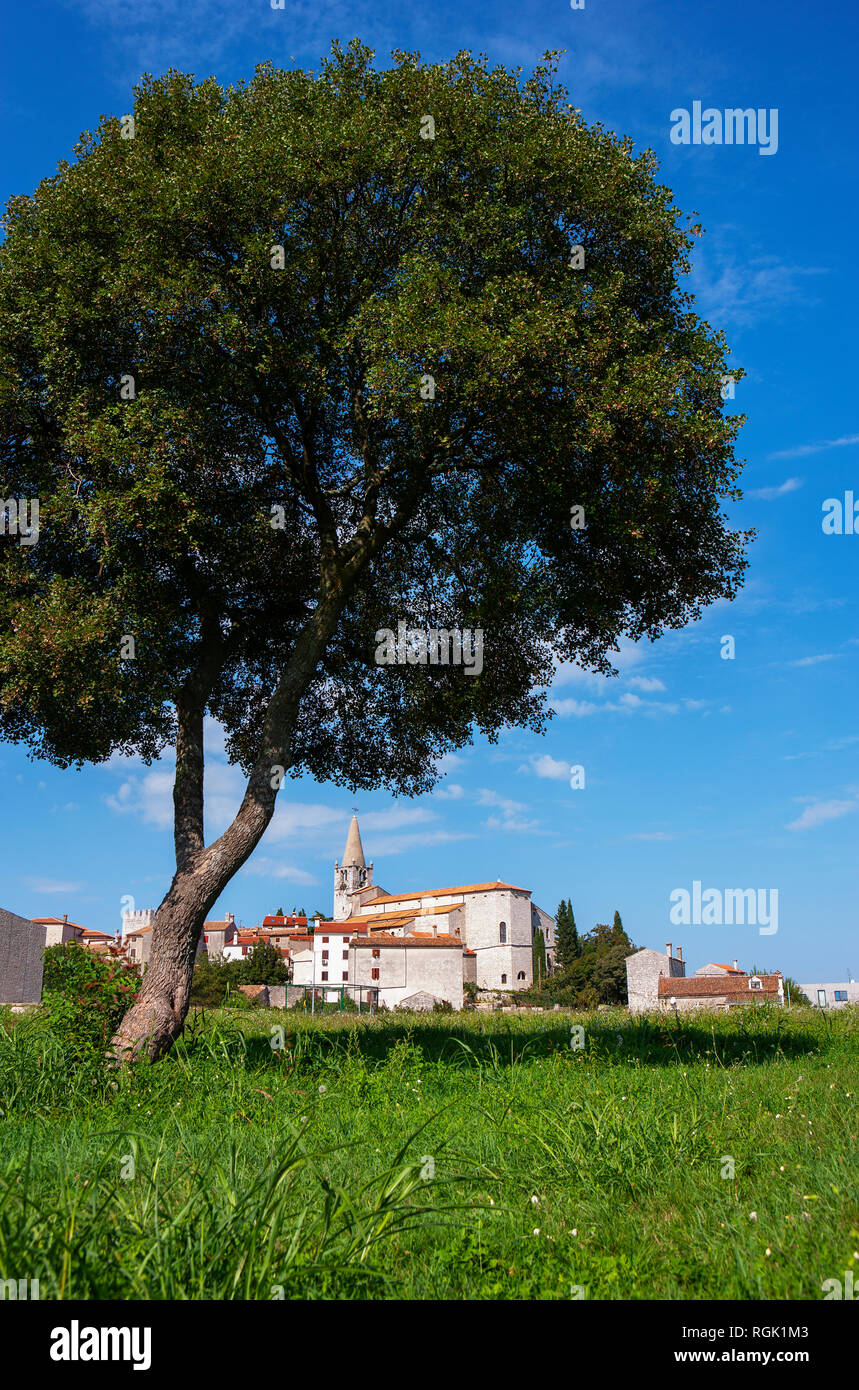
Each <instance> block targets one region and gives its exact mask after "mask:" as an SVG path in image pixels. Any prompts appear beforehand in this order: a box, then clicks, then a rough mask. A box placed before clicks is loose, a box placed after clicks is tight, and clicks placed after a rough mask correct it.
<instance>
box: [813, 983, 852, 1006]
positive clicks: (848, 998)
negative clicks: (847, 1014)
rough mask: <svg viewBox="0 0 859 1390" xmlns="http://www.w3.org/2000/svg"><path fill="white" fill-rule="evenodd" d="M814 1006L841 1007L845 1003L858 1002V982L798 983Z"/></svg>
mask: <svg viewBox="0 0 859 1390" xmlns="http://www.w3.org/2000/svg"><path fill="white" fill-rule="evenodd" d="M800 989H801V990H802V992H803V994H805V995H807V996H808V998H809V999H810V1000H811V1002H812V1004H813V1005H814V1006H815V1008H819V1009H843V1008H844V1007H845V1005H847V1004H859V984H857V982H856V981H855V980H842V981H841V982H840V983H839V984H816V985H800Z"/></svg>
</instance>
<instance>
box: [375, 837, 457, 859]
mask: <svg viewBox="0 0 859 1390" xmlns="http://www.w3.org/2000/svg"><path fill="white" fill-rule="evenodd" d="M473 839H474V835H473V834H471V833H469V832H465V831H464V832H462V833H461V834H460V833H456V832H454V831H451V830H428V831H423V832H422V833H419V834H415V835H390V836H388V837H387V839H386V838H385V837H384V836H383V837H382V838H381V839H376V838H375V837H374V839H373V858H374V859H375V860H377V861H378V860H381V859H387V858H389V857H390V856H391V855H394V854H405V852H406V851H407V850H410V849H428V848H429V847H430V846H432V845H450V844H455V843H457V842H458V841H459V840H473Z"/></svg>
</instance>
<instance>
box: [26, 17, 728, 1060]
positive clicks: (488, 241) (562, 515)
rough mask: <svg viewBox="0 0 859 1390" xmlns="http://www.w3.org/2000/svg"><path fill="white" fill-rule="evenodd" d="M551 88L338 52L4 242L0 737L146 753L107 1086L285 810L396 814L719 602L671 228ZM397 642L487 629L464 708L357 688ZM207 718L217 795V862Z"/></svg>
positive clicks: (626, 158)
mask: <svg viewBox="0 0 859 1390" xmlns="http://www.w3.org/2000/svg"><path fill="white" fill-rule="evenodd" d="M554 67H555V64H554V60H553V59H552V58H551V55H547V59H546V61H545V62H544V64H543V65H541V66H540V67H538V68H537V70H536V71H535V73H534V74H533V76H531V77H530V78H528V79H525V78H523V76H522V74H521V70H519V71H516V72H509V71H506V70H504V69H503V68H494V69H491V70H490V69H489V68H488V67H487V65H486V64H485V62H483V61H482V60H480V61H477V60H474V59H473V58H472V57H471V56H470V55H469V54H459V55H458V56H457V57H456V58H455V59H453V60H451V61H450V62H447V63H442V64H437V65H425V64H422V63H421V62H420V59H419V56H418V55H416V54H406V53H395V54H394V55H393V61H392V66H391V67H390V68H389V69H387V70H384V71H377V70H376V69H375V68H374V66H373V55H372V53H371V52H370V51H369V50H368V49H366V48H365V47H363V46H362V45H361V44H359V43H358V42H357V41H353V43H352V44H350V45H349V47H348V48H346V49H345V50H344V49H341V48H340V47H339V46H337V45H335V46H334V48H333V50H332V53H331V55H330V57H329V58H328V59H327V60H325V61H324V62H323V64H322V67H321V70H320V71H319V72H318V73H315V74H314V73H307V72H302V71H297V70H295V71H279V70H276V69H275V68H273V67H272V66H270V65H264V66H262V67H260V68H259V69H258V70H257V72H256V74H255V76H254V78H253V79H252V80H251V81H250V82H249V83H247V84H244V85H240V86H237V87H233V88H227V89H225V88H222V87H221V86H219V84H218V83H217V82H216V81H215V80H214V79H209V80H207V81H204V82H201V83H195V81H194V80H193V78H191V77H189V76H185V75H182V74H178V73H175V72H171V73H168V74H167V76H165V77H163V78H158V79H154V78H146V79H144V80H143V81H142V83H141V84H140V85H139V86H138V87H137V88H136V89H135V98H134V105H133V110H131V111H129V112H128V113H127V114H126V117H125V118H122V117H113V116H111V117H104V118H102V120H101V121H100V124H99V126H98V129H97V131H96V132H95V133H94V134H89V133H87V134H85V135H84V136H83V137H82V139H81V142H80V144H79V146H78V147H77V148H76V150H75V158H74V161H73V162H71V163H64V164H62V165H61V166H60V168H59V170H58V172H57V174H56V175H55V176H54V177H52V178H48V179H46V180H45V181H44V182H42V183H41V184H40V185H39V187H38V188H37V190H36V191H35V193H34V194H33V195H32V196H21V197H16V198H13V199H12V200H11V202H10V204H9V206H8V209H7V212H6V216H5V230H6V240H5V243H4V245H3V247H2V251H0V458H2V470H0V477H2V479H3V480H4V483H5V487H6V492H7V495H12V496H14V497H21V498H26V497H38V498H39V500H40V506H41V516H40V533H39V536H38V541H37V543H35V544H19V543H18V542H17V541H16V540H14V539H12V540H7V541H5V542H4V544H3V546H2V547H0V549H2V557H0V563H2V567H3V580H4V583H3V590H2V598H0V605H2V610H0V733H2V735H3V736H5V737H7V738H10V739H13V740H17V741H21V742H24V743H26V744H28V745H29V747H30V748H31V749H32V750H33V751H34V752H35V753H36V754H37V755H38V756H41V757H44V758H47V759H49V760H51V761H53V762H54V763H55V764H57V765H59V766H68V765H70V764H75V765H80V764H81V763H82V762H84V761H103V760H104V759H106V758H107V757H109V756H110V755H111V753H112V752H114V751H116V750H120V751H123V752H127V753H131V752H135V753H137V754H138V755H140V756H141V757H142V758H143V759H144V760H151V759H152V758H154V757H155V756H157V755H158V753H159V752H160V751H161V750H162V749H163V748H165V747H166V746H168V745H173V746H175V757H176V778H175V790H174V798H173V800H174V808H175V837H174V838H175V850H176V873H175V875H174V878H173V881H172V883H171V884H170V886H169V889H168V890H167V892H166V895H165V897H164V899H163V901H162V902H161V905H160V907H159V908H158V911H157V913H156V917H155V922H154V928H153V938H152V955H151V962H150V965H149V969H148V971H147V974H146V977H145V979H144V981H143V986H142V989H141V991H140V996H139V999H138V1001H137V1003H136V1004H135V1005H134V1007H133V1008H132V1009H130V1011H129V1012H128V1014H127V1015H126V1017H125V1019H124V1020H123V1022H122V1025H121V1027H120V1029H119V1032H118V1034H117V1038H116V1048H117V1051H118V1052H119V1053H120V1054H123V1053H134V1052H137V1051H140V1050H145V1051H147V1052H148V1054H149V1056H150V1057H152V1058H155V1057H157V1056H158V1055H160V1054H161V1053H163V1052H164V1051H165V1050H166V1049H167V1048H169V1046H170V1044H171V1042H172V1040H173V1039H174V1038H175V1037H176V1035H177V1033H178V1031H179V1029H180V1028H181V1025H182V1021H183V1019H184V1016H185V1013H186V1010H187V1007H188V997H189V988H190V982H191V976H192V969H193V962H194V953H195V948H196V943H197V939H198V936H199V932H200V929H201V925H202V923H203V921H204V919H205V917H206V915H207V913H208V912H209V910H210V908H211V906H212V905H213V904H214V902H215V901H216V900H217V898H218V897H219V895H220V894H221V893H222V892H223V890H224V888H225V886H226V885H227V884H228V883H229V881H230V879H231V878H232V876H233V875H234V874H235V873H236V871H237V870H238V869H239V868H240V867H241V865H242V864H243V863H244V862H245V861H246V860H247V858H248V856H249V855H250V854H251V853H252V852H253V850H254V847H255V846H256V845H257V844H258V842H259V840H260V837H261V836H262V834H263V832H264V831H265V829H266V827H267V825H268V824H269V822H270V820H271V817H272V814H273V812H274V807H275V799H276V796H277V790H278V787H279V786H280V783H281V781H282V779H283V776H284V775H285V776H286V777H287V778H288V777H289V776H290V775H298V774H303V773H310V774H312V775H313V776H315V777H317V778H320V779H329V780H333V781H335V782H338V783H340V784H342V785H344V786H348V787H350V788H357V787H361V788H372V787H376V786H380V785H384V786H386V787H388V788H390V789H391V790H392V791H394V792H396V793H398V794H400V795H410V794H415V793H420V792H423V791H426V790H427V789H429V788H430V787H431V786H432V785H433V783H434V780H435V777H436V775H437V774H436V767H437V760H438V757H439V755H441V754H443V753H444V752H445V751H446V750H449V749H452V748H456V747H461V746H463V745H464V744H465V743H466V742H467V741H468V740H469V738H471V737H472V736H473V733H474V731H475V730H482V731H483V732H484V733H485V734H486V735H488V736H489V738H490V739H492V738H494V737H496V735H497V733H498V731H499V730H500V729H502V728H503V727H505V726H510V725H519V726H529V727H531V728H533V729H540V728H542V727H543V723H544V719H545V707H544V702H545V695H544V693H543V691H544V688H545V686H546V685H547V683H548V682H549V681H550V679H551V673H552V669H553V662H554V661H575V662H577V663H579V664H580V665H583V666H586V667H587V668H589V669H591V670H598V671H602V672H606V673H609V672H611V670H612V668H611V663H610V654H611V652H612V651H613V650H615V649H616V648H617V644H618V640H619V639H620V638H621V637H622V636H627V637H629V638H632V639H633V640H634V639H637V638H640V637H643V636H648V637H650V638H653V639H655V638H656V637H658V636H659V635H660V633H661V632H662V631H663V630H664V629H665V628H666V627H679V626H681V625H683V624H684V623H686V622H688V621H689V620H690V619H692V618H695V617H696V616H698V615H699V614H700V611H701V607H702V605H705V604H708V603H711V602H713V601H714V600H716V599H718V598H724V597H728V598H730V597H732V596H733V594H734V593H735V591H736V588H737V585H738V584H739V583H740V581H741V577H742V571H743V568H744V565H745V560H744V555H743V551H744V539H745V538H744V536H743V535H740V534H737V533H734V532H732V531H731V530H730V529H729V527H728V525H727V522H726V519H725V517H724V514H723V511H722V505H723V499H725V498H727V497H733V496H736V495H737V492H736V488H735V482H736V477H737V472H738V466H737V464H736V463H735V461H734V456H733V448H734V439H735V431H736V427H737V422H736V420H735V419H734V420H731V419H728V418H726V417H725V416H724V414H723V405H722V398H721V386H722V380H723V376H724V375H725V374H726V372H727V361H726V348H725V344H724V340H723V338H722V336H721V334H719V333H716V332H714V331H713V330H711V328H710V327H709V325H708V324H706V323H704V322H702V321H701V320H700V319H698V318H697V317H696V316H695V315H694V313H693V312H692V309H691V301H690V300H689V298H688V297H687V296H686V295H685V294H684V293H683V292H682V290H681V287H680V275H681V274H682V273H683V272H684V271H685V270H687V269H688V264H689V263H688V253H689V250H690V248H691V246H692V236H693V235H694V234H696V233H697V230H698V229H697V228H695V227H691V226H689V225H688V224H687V223H686V222H684V220H683V219H682V218H681V215H680V213H679V212H678V210H677V209H676V208H675V207H674V206H673V204H672V200H671V194H670V190H668V189H667V188H665V187H664V186H661V185H659V184H658V183H657V182H656V181H655V177H654V175H655V158H654V156H653V155H652V154H651V153H650V152H645V153H643V154H641V155H639V156H638V157H633V153H632V142H631V141H630V140H628V139H622V138H619V137H617V136H615V135H613V134H611V133H610V132H607V131H605V130H604V129H602V127H600V126H596V127H592V128H589V127H588V126H587V125H586V124H585V122H584V121H583V120H582V118H581V115H580V113H579V112H578V111H577V110H575V109H574V108H573V107H572V106H570V105H569V104H568V103H567V101H566V93H565V92H564V90H563V89H562V88H561V87H559V86H558V85H557V82H556V77H555V71H554ZM128 117H133V120H129V119H128ZM575 509H581V510H575ZM399 621H403V622H405V623H406V625H407V627H408V628H410V629H423V630H426V629H427V628H433V629H464V628H470V629H474V628H480V629H482V630H483V633H484V638H485V653H484V659H483V669H482V672H481V673H480V674H476V666H475V668H474V670H472V671H467V670H466V668H465V667H464V666H462V665H452V664H451V665H447V666H441V665H437V666H428V665H421V664H411V663H410V662H406V663H404V664H396V665H384V664H376V660H375V654H376V649H377V646H378V639H377V637H376V634H377V632H378V631H379V630H383V629H392V630H393V629H396V628H397V624H398V622H399ZM129 639H133V642H132V641H130V640H129ZM416 655H418V651H417V648H416V647H415V648H414V649H412V650H411V652H410V656H416ZM206 714H210V715H212V716H213V717H214V718H216V719H217V720H219V721H220V722H221V723H222V724H223V726H224V728H225V729H226V733H227V751H228V756H229V757H230V758H231V759H232V760H233V761H234V762H235V763H237V764H238V765H239V766H240V767H241V768H242V769H243V772H244V773H245V775H246V777H247V786H246V790H245V793H244V797H243V799H242V802H241V805H240V807H239V809H238V812H237V815H236V817H235V819H234V821H233V822H232V824H231V825H230V826H229V827H228V828H227V829H226V830H225V831H224V833H223V834H221V835H220V836H218V837H217V838H216V839H214V840H213V841H211V842H210V843H207V842H206V838H205V836H204V823H203V721H204V717H205V716H206ZM281 769H282V770H284V771H283V772H282V771H281Z"/></svg>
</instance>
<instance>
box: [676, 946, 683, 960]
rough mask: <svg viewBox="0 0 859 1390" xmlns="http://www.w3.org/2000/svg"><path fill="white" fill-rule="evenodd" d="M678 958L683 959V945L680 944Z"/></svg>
mask: <svg viewBox="0 0 859 1390" xmlns="http://www.w3.org/2000/svg"><path fill="white" fill-rule="evenodd" d="M677 959H678V960H682V959H683V947H682V946H678V947H677Z"/></svg>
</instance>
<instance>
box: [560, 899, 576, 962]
mask: <svg viewBox="0 0 859 1390" xmlns="http://www.w3.org/2000/svg"><path fill="white" fill-rule="evenodd" d="M555 936H556V940H557V950H556V955H557V960H558V967H559V968H560V969H561V970H569V968H570V966H571V965H572V963H573V961H574V960H576V959H577V957H578V956H580V955H581V953H582V948H581V945H580V942H579V933H578V931H577V929H576V919H575V917H574V915H573V905H572V903H571V902H570V900H569V898H568V899H567V901H566V902H564V900H563V898H562V899H561V901H560V903H559V905H558V915H557V917H556V919H555Z"/></svg>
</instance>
